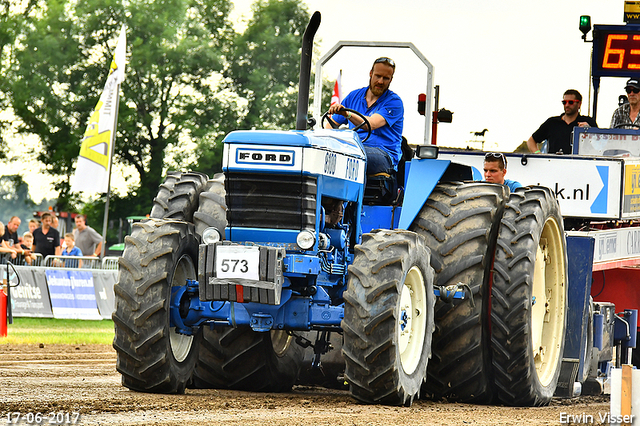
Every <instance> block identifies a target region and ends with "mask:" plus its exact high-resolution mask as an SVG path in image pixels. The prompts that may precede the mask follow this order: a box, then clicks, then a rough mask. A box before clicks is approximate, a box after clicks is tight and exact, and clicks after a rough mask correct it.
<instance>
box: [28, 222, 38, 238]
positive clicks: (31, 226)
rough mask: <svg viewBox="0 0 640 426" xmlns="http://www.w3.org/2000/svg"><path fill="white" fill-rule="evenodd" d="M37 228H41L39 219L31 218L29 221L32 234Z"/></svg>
mask: <svg viewBox="0 0 640 426" xmlns="http://www.w3.org/2000/svg"><path fill="white" fill-rule="evenodd" d="M37 228H40V222H38V219H31V220H30V221H29V232H31V235H33V231H35V230H36V229H37Z"/></svg>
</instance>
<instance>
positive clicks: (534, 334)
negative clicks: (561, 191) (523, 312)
mask: <svg viewBox="0 0 640 426" xmlns="http://www.w3.org/2000/svg"><path fill="white" fill-rule="evenodd" d="M562 237H563V236H562V231H561V229H560V226H559V225H558V223H557V222H556V221H555V219H549V220H547V222H546V223H545V225H544V228H543V230H542V235H541V237H540V243H539V244H538V248H537V250H536V262H535V266H534V276H533V288H532V291H531V293H532V296H533V298H532V300H531V304H532V307H531V342H532V346H531V347H532V349H533V360H534V363H535V367H536V372H537V374H538V379H539V380H540V383H541V384H542V385H543V386H547V385H549V383H551V380H552V379H553V377H554V374H555V372H556V369H557V366H558V360H559V357H560V356H562V354H561V353H560V349H561V347H562V340H563V339H564V316H565V285H566V277H565V267H564V262H565V253H564V250H563V247H564V246H563V244H562Z"/></svg>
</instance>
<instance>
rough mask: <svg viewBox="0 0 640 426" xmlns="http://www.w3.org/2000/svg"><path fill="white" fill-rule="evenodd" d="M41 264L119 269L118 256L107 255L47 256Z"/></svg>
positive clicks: (47, 266) (46, 265) (53, 266)
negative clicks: (102, 256)
mask: <svg viewBox="0 0 640 426" xmlns="http://www.w3.org/2000/svg"><path fill="white" fill-rule="evenodd" d="M41 266H44V267H45V268H78V269H110V270H117V269H118V258H117V257H112V256H106V257H104V258H102V259H100V258H99V257H93V256H47V257H45V258H44V262H43V263H42V265H41Z"/></svg>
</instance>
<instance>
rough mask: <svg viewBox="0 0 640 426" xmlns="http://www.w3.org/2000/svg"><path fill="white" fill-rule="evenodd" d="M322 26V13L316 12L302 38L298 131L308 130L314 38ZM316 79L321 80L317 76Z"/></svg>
mask: <svg viewBox="0 0 640 426" xmlns="http://www.w3.org/2000/svg"><path fill="white" fill-rule="evenodd" d="M319 26H320V12H314V14H313V16H312V17H311V19H310V20H309V25H307V29H306V30H304V36H302V55H301V57H300V79H299V80H298V114H297V116H296V130H307V113H308V112H309V91H310V87H311V55H312V54H313V38H314V37H315V35H316V31H318V27H319ZM316 78H319V77H318V76H316Z"/></svg>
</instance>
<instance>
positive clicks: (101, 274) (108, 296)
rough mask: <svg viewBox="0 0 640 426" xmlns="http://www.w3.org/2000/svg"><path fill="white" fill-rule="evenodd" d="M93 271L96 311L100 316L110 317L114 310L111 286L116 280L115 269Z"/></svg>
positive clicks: (113, 295) (113, 296)
mask: <svg viewBox="0 0 640 426" xmlns="http://www.w3.org/2000/svg"><path fill="white" fill-rule="evenodd" d="M91 272H93V286H94V288H95V293H96V302H97V303H98V311H99V312H100V315H101V316H102V318H105V319H111V314H112V313H113V311H114V310H115V307H116V305H115V303H116V302H115V294H114V293H113V286H114V284H115V283H116V281H117V280H118V273H117V271H91Z"/></svg>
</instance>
